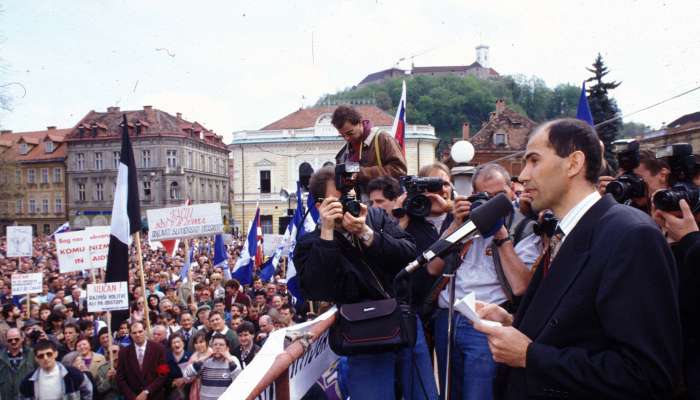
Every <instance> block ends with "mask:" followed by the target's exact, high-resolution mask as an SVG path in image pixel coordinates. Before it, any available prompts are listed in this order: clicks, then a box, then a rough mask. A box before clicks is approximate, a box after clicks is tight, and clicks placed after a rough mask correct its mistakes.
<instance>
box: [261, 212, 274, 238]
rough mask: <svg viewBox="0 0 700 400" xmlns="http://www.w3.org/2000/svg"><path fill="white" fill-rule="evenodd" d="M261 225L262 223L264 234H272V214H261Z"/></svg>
mask: <svg viewBox="0 0 700 400" xmlns="http://www.w3.org/2000/svg"><path fill="white" fill-rule="evenodd" d="M260 225H262V233H263V234H266V233H267V234H272V215H261V216H260Z"/></svg>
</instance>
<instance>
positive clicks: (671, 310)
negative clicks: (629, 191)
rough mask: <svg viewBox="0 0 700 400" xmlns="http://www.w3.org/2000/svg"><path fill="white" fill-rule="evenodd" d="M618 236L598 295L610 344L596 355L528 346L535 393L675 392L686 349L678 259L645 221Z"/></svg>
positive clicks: (530, 382) (617, 395) (529, 379)
mask: <svg viewBox="0 0 700 400" xmlns="http://www.w3.org/2000/svg"><path fill="white" fill-rule="evenodd" d="M621 235H622V239H621V240H620V241H619V242H618V243H619V246H618V247H617V248H616V249H613V251H612V254H613V255H614V256H613V257H609V259H608V260H607V261H601V262H605V265H604V266H602V268H601V269H600V273H601V277H600V286H599V289H598V291H597V293H595V307H596V310H597V312H598V313H599V315H600V318H599V321H598V322H599V323H600V324H601V325H602V326H601V327H600V328H601V329H602V330H603V332H604V333H605V336H606V337H607V338H608V339H609V340H608V345H607V346H606V347H604V348H600V349H591V348H583V347H581V348H578V347H569V348H556V347H553V346H549V345H545V344H542V343H535V342H533V343H531V344H530V346H529V348H528V351H527V362H526V363H527V367H526V368H525V374H526V380H527V387H528V392H530V393H531V394H534V393H536V392H538V391H539V390H540V389H541V388H542V387H546V386H551V385H552V384H554V385H556V386H561V387H565V388H568V389H570V390H572V391H574V392H576V393H579V394H585V393H588V392H589V390H591V391H593V392H595V393H596V395H595V396H593V397H591V398H594V397H599V398H636V399H642V398H644V399H646V398H662V397H664V396H667V395H668V394H669V393H672V391H673V387H674V384H675V382H676V376H677V374H678V372H679V368H680V356H681V351H682V350H681V327H680V317H679V312H678V301H677V297H676V295H677V286H678V285H677V275H676V271H675V266H674V260H673V256H672V254H671V252H670V249H669V247H668V245H667V244H666V241H665V240H664V238H663V236H662V235H661V232H660V231H659V230H658V229H656V227H654V226H652V225H651V224H647V223H640V224H638V225H637V226H635V227H634V228H633V229H628V230H627V231H626V232H624V233H621ZM594 250H595V249H594ZM590 257H595V255H594V254H592V255H591V256H590ZM563 267H565V266H563ZM591 267H594V266H592V265H591ZM592 323H595V322H592Z"/></svg>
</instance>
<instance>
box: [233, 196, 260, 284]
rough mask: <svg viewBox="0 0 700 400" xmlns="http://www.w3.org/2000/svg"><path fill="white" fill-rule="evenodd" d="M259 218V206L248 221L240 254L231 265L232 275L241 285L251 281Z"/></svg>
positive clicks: (256, 248) (256, 247)
mask: <svg viewBox="0 0 700 400" xmlns="http://www.w3.org/2000/svg"><path fill="white" fill-rule="evenodd" d="M259 220H260V207H258V209H257V210H256V211H255V216H254V217H253V220H252V221H250V227H249V228H248V236H247V237H246V240H245V244H244V245H243V249H242V250H241V255H240V256H239V257H238V260H237V261H236V265H235V266H234V267H233V274H232V277H233V278H235V279H236V280H238V282H240V283H241V285H250V284H252V283H253V268H254V266H255V257H256V255H257V250H258V234H257V232H258V221H259Z"/></svg>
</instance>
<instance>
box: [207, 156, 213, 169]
mask: <svg viewBox="0 0 700 400" xmlns="http://www.w3.org/2000/svg"><path fill="white" fill-rule="evenodd" d="M207 170H208V171H209V172H214V163H213V162H212V159H211V157H209V162H208V163H207Z"/></svg>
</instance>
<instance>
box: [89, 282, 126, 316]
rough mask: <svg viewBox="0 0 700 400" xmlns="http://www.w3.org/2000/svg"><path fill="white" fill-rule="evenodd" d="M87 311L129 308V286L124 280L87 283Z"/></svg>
mask: <svg viewBox="0 0 700 400" xmlns="http://www.w3.org/2000/svg"><path fill="white" fill-rule="evenodd" d="M87 308H88V312H103V311H116V310H128V309H129V288H128V286H127V284H126V282H110V283H95V284H90V285H87Z"/></svg>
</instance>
